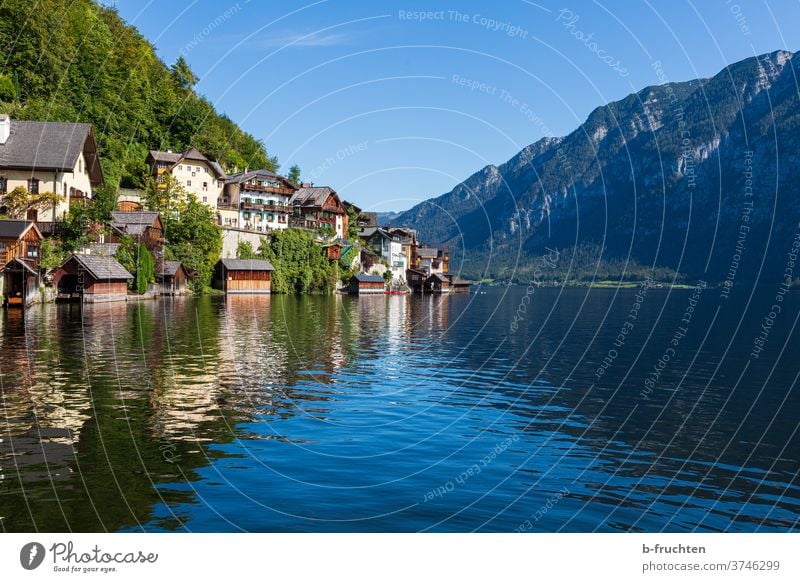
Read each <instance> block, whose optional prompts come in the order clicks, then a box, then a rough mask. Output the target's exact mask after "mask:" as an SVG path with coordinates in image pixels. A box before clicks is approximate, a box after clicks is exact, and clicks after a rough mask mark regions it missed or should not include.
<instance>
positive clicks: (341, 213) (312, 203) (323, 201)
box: [289, 184, 348, 238]
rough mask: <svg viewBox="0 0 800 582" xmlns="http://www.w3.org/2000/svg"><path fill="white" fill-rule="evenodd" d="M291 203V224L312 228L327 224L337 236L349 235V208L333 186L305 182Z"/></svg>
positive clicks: (316, 228)
mask: <svg viewBox="0 0 800 582" xmlns="http://www.w3.org/2000/svg"><path fill="white" fill-rule="evenodd" d="M289 204H290V205H291V206H292V216H291V219H290V226H296V227H299V228H307V229H311V230H320V229H321V228H323V227H325V226H327V227H329V228H330V229H331V231H332V233H333V234H334V235H335V236H336V237H337V238H345V237H346V236H347V226H348V216H347V210H346V209H345V207H344V204H343V203H342V201H341V199H340V198H339V195H338V194H337V193H336V191H335V190H334V189H333V188H331V187H329V186H322V187H313V186H310V185H309V184H303V186H302V187H301V188H300V189H298V190H297V191H296V192H295V193H294V194H293V195H292V198H291V200H290V201H289Z"/></svg>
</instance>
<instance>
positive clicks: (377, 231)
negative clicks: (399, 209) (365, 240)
mask: <svg viewBox="0 0 800 582" xmlns="http://www.w3.org/2000/svg"><path fill="white" fill-rule="evenodd" d="M375 235H378V236H381V237H383V238H388V239H389V240H392V239H393V238H394V237H393V236H392V235H391V234H389V233H388V232H386V230H384V229H382V228H376V229H375V232H373V233H372V234H371V235H370V237H369V238H373V237H374V236H375Z"/></svg>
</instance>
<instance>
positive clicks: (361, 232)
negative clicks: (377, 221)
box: [358, 226, 378, 238]
mask: <svg viewBox="0 0 800 582" xmlns="http://www.w3.org/2000/svg"><path fill="white" fill-rule="evenodd" d="M376 230H378V227H377V226H361V227H359V229H358V236H359V237H360V238H369V237H371V236H372V235H373V234H375V231H376Z"/></svg>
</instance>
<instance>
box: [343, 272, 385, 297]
mask: <svg viewBox="0 0 800 582" xmlns="http://www.w3.org/2000/svg"><path fill="white" fill-rule="evenodd" d="M347 291H348V293H350V294H352V295H376V294H383V293H385V292H386V281H384V280H383V277H380V276H378V275H367V274H366V273H358V274H356V275H353V276H352V277H351V278H350V283H349V285H348V287H347Z"/></svg>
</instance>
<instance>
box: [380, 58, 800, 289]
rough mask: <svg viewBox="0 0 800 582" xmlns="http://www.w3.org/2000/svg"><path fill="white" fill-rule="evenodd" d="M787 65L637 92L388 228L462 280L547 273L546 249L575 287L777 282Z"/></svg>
mask: <svg viewBox="0 0 800 582" xmlns="http://www.w3.org/2000/svg"><path fill="white" fill-rule="evenodd" d="M797 69H798V65H797V58H795V55H794V54H793V53H791V52H786V51H777V52H773V53H770V54H765V55H761V56H758V57H753V58H749V59H746V60H743V61H741V62H738V63H736V64H733V65H730V66H728V67H726V68H725V69H724V70H722V71H721V72H720V73H718V74H717V75H715V76H714V77H712V78H706V79H697V80H693V81H688V82H680V83H667V84H664V85H659V86H652V87H646V88H644V89H642V90H641V91H639V92H638V93H634V94H631V95H629V96H627V97H626V98H624V99H622V100H621V101H617V102H613V103H609V104H608V105H604V106H602V107H598V108H597V109H595V110H594V111H593V112H592V113H591V114H590V115H589V117H588V118H587V119H586V121H585V122H584V123H583V124H582V125H581V126H580V127H578V128H577V129H576V130H575V131H573V132H572V133H571V134H569V135H567V136H565V137H559V138H544V139H541V140H539V141H537V142H536V143H534V144H532V145H529V146H527V147H526V148H525V149H523V150H522V151H521V152H519V153H518V154H517V155H516V156H514V157H513V158H512V159H510V160H509V161H507V162H506V163H504V164H502V165H500V166H487V167H485V168H483V169H481V170H480V171H478V172H476V173H475V174H473V175H472V176H470V177H469V178H468V179H467V180H465V181H464V182H463V183H461V184H459V185H458V186H456V187H455V188H454V189H453V190H452V191H450V192H448V193H446V194H444V195H442V196H439V197H438V198H435V199H432V200H429V201H426V202H423V203H421V204H419V205H417V206H415V207H413V208H411V209H410V210H408V211H406V212H404V213H402V214H401V215H400V216H399V217H397V218H396V219H395V220H394V221H393V222H394V223H395V224H407V225H409V226H412V227H415V228H417V229H418V230H419V232H420V237H421V238H422V239H423V240H426V241H431V242H434V243H437V244H443V245H447V246H449V247H450V248H451V249H452V254H451V264H452V265H453V267H454V268H456V269H461V271H462V273H464V274H465V275H468V276H471V277H485V276H490V277H495V278H505V279H510V278H515V279H519V280H530V279H532V278H533V277H534V272H535V273H536V277H547V276H548V273H547V271H548V269H547V265H548V264H549V263H548V262H547V261H543V260H542V258H541V257H543V256H547V255H548V253H551V256H558V259H559V260H558V268H557V269H556V268H555V267H553V268H552V270H560V271H564V269H569V268H570V265H572V266H573V267H575V269H573V270H572V272H571V273H570V276H576V271H577V275H578V276H579V278H581V277H584V278H588V277H591V276H595V277H600V278H602V277H604V276H606V275H614V276H616V275H619V276H623V277H626V276H627V277H638V276H640V275H641V274H642V273H645V272H650V270H651V267H657V268H658V272H659V273H660V274H661V275H664V274H667V275H669V274H674V272H679V273H681V274H683V275H684V276H686V277H688V278H690V279H704V280H707V281H711V282H720V281H725V280H726V279H727V280H729V281H730V282H731V283H733V284H741V283H748V284H749V283H753V282H756V281H759V282H771V281H780V278H781V277H782V276H783V273H784V270H785V269H786V267H787V260H788V258H787V253H788V252H790V250H791V248H792V242H793V240H794V237H795V235H796V234H797V233H798V220H800V191H799V189H800V147H798V146H800V133H798V129H800V97H799V94H798V87H799V86H800V85H799V84H798V83H800V81H799V76H798V70H797ZM656 72H657V73H658V71H656ZM552 249H555V250H557V251H558V253H557V254H556V253H555V251H553V250H552ZM795 250H796V249H795ZM762 263H763V264H762ZM542 265H545V267H544V268H543V267H542ZM594 269H597V270H598V272H597V273H594V272H593V270H594ZM798 273H800V269H797V270H795V271H794V272H791V273H787V274H788V275H790V276H793V277H796V276H797V274H798ZM562 275H563V272H560V273H559V275H558V277H562Z"/></svg>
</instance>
